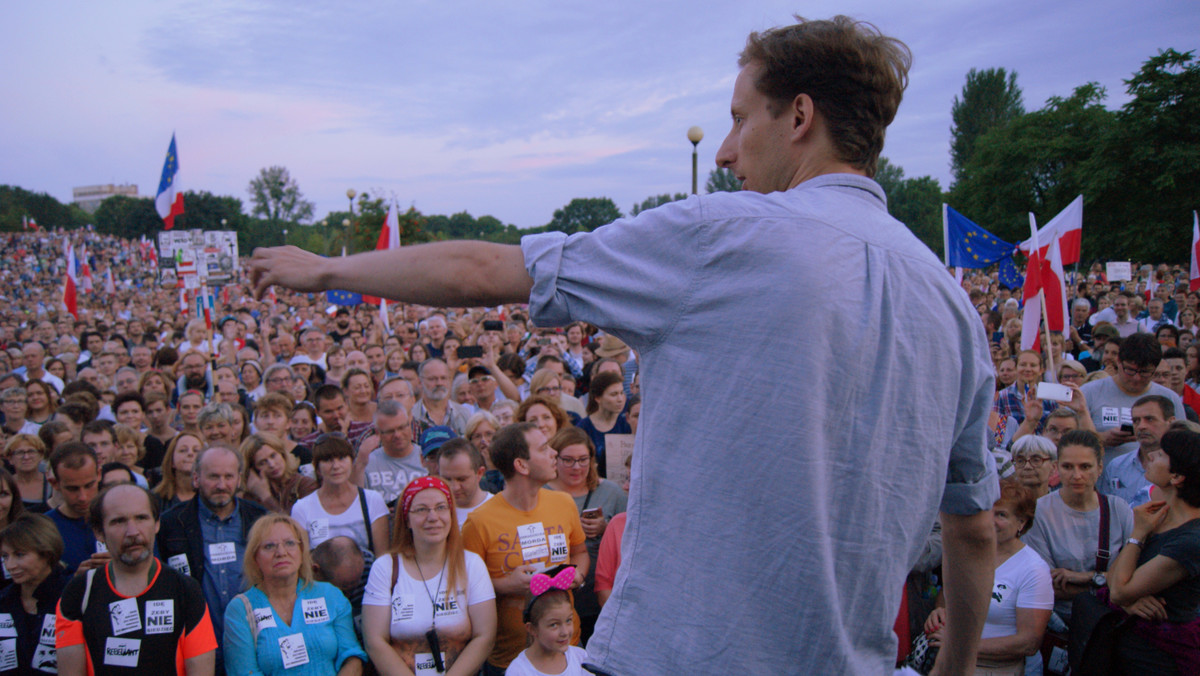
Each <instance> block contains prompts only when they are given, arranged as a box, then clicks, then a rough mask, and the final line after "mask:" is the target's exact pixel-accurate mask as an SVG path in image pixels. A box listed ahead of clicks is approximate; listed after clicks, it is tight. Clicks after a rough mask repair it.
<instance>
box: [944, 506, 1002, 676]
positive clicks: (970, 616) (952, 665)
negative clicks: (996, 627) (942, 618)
mask: <svg viewBox="0 0 1200 676" xmlns="http://www.w3.org/2000/svg"><path fill="white" fill-rule="evenodd" d="M941 518H942V552H943V554H942V556H943V562H942V578H943V579H944V580H945V590H944V591H943V593H944V594H945V596H946V638H945V640H944V642H943V646H942V649H941V651H940V652H939V653H938V657H937V663H936V664H935V665H934V668H933V671H932V672H931V673H932V674H938V675H940V676H946V675H949V674H971V673H974V672H975V656H976V654H977V653H978V652H979V640H980V636H982V635H983V623H984V621H985V620H986V619H987V613H988V603H989V602H990V600H991V593H992V581H993V579H994V577H995V567H996V525H995V521H994V520H993V519H992V510H990V509H989V510H987V511H985V512H978V513H975V514H970V515H962V514H949V513H946V512H942V515H941Z"/></svg>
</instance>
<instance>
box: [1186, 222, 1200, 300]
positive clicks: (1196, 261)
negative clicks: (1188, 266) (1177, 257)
mask: <svg viewBox="0 0 1200 676" xmlns="http://www.w3.org/2000/svg"><path fill="white" fill-rule="evenodd" d="M1197 289H1200V216H1198V215H1197V214H1196V212H1195V211H1193V212H1192V272H1191V274H1190V275H1189V276H1188V291H1196V290H1197Z"/></svg>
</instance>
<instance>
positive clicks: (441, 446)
mask: <svg viewBox="0 0 1200 676" xmlns="http://www.w3.org/2000/svg"><path fill="white" fill-rule="evenodd" d="M64 237H71V238H72V239H74V240H75V242H76V243H77V244H79V243H82V244H85V245H86V247H87V249H88V251H89V252H90V254H91V255H90V264H91V265H92V266H94V269H97V270H108V269H109V268H110V267H111V269H112V270H113V272H114V278H115V279H117V280H120V283H119V284H117V285H116V290H115V293H110V292H104V291H93V292H91V293H84V294H81V295H80V299H79V309H78V314H79V316H78V318H76V317H74V316H72V315H71V314H69V313H68V312H66V311H65V308H64V307H63V306H62V305H61V304H60V303H56V302H55V299H56V298H59V297H60V294H61V286H60V285H61V280H62V272H63V269H64V265H65V261H64V260H62V256H61V252H62V251H63V238H64ZM0 255H2V256H3V263H2V267H0V275H4V276H7V277H10V278H12V279H14V280H16V279H19V280H20V282H21V283H19V284H13V285H9V286H8V287H7V289H8V290H7V293H8V297H7V298H6V299H5V300H6V301H7V302H6V304H5V306H4V308H5V309H4V311H3V313H2V314H0V332H2V333H0V347H2V348H3V350H2V351H0V372H2V373H0V392H2V395H0V414H2V416H3V417H2V419H0V434H2V435H3V439H2V440H0V448H2V449H3V451H2V459H3V464H4V468H3V469H0V558H2V560H3V564H4V572H5V575H4V579H3V581H2V582H0V587H3V590H2V591H0V647H2V648H3V649H0V653H2V654H3V657H0V674H8V673H42V672H47V671H49V672H51V673H53V671H54V669H55V668H57V669H58V671H59V672H60V673H84V672H85V671H86V672H88V673H90V672H91V671H92V670H93V669H101V670H103V669H102V668H103V667H104V666H123V667H137V668H138V669H139V670H142V671H145V672H146V673H153V672H152V671H151V670H161V672H162V673H171V672H178V673H209V672H210V671H215V672H216V673H231V674H235V673H238V674H240V673H283V672H285V671H286V672H287V673H312V674H332V673H345V674H352V673H360V672H362V671H364V670H366V671H367V672H368V673H375V672H378V673H386V674H392V673H416V674H424V673H454V674H474V673H478V672H480V671H481V670H482V671H483V672H484V673H504V672H505V670H506V669H507V670H508V673H514V674H516V673H521V674H538V673H552V674H557V673H582V672H581V671H580V669H581V667H580V665H581V664H582V661H583V659H584V658H585V656H586V653H585V652H584V649H583V647H582V646H586V642H587V639H588V637H589V635H590V633H591V630H592V627H593V625H594V623H595V621H596V618H597V616H598V615H599V613H600V609H601V607H602V605H603V604H604V601H605V600H606V599H607V593H608V592H609V591H611V589H612V585H613V581H614V579H615V576H616V569H617V567H618V565H619V562H620V556H619V552H620V535H621V528H620V527H619V526H618V527H616V528H613V529H610V528H609V523H610V521H612V520H613V519H614V518H617V519H618V520H620V519H621V517H622V515H623V513H624V511H625V507H626V502H627V490H628V472H629V455H628V452H627V451H618V450H617V449H615V448H614V447H613V443H614V442H613V439H631V438H632V435H633V434H634V433H636V429H637V423H638V414H639V412H640V408H641V402H640V397H639V396H638V379H637V360H636V358H635V356H634V354H633V353H632V351H631V350H630V349H629V348H628V347H626V346H625V345H624V344H623V343H621V342H620V341H619V340H617V339H615V338H614V337H612V336H607V335H598V334H597V332H596V331H595V329H593V328H591V327H589V326H587V325H584V324H573V325H571V326H569V327H565V328H562V329H539V328H536V327H534V326H532V324H530V323H529V322H528V319H527V315H526V313H525V310H524V309H523V308H522V307H519V306H506V307H497V308H487V309H470V308H440V309H438V308H426V307H421V306H415V305H409V306H405V305H399V306H398V305H392V306H390V307H389V310H390V313H389V315H390V316H389V317H388V318H387V324H386V325H385V324H384V322H383V320H382V318H381V317H380V314H379V311H378V308H377V307H374V306H367V305H362V306H356V307H341V306H331V305H330V304H329V303H328V302H327V301H326V299H325V297H324V295H323V294H322V295H320V296H314V295H308V294H292V293H287V292H286V291H284V290H282V289H281V290H280V293H279V296H278V297H277V299H276V300H274V301H265V302H259V301H256V300H254V299H252V298H250V297H249V296H248V295H247V293H246V292H245V287H243V286H241V285H239V284H236V283H234V284H230V285H229V286H227V287H226V288H224V289H222V290H220V291H219V297H220V299H221V302H219V303H218V310H219V312H218V315H219V316H218V317H217V318H216V321H214V322H213V323H212V326H211V328H210V327H209V326H208V325H206V323H205V321H204V320H203V318H196V317H195V316H194V315H189V313H188V312H187V311H184V310H181V307H180V301H179V291H178V290H177V289H174V288H167V289H164V288H162V287H161V286H160V285H159V283H158V280H157V278H156V274H155V272H156V271H155V270H154V269H153V268H151V267H148V266H145V265H143V262H142V261H141V256H140V255H139V252H138V249H137V247H136V245H134V244H133V243H130V242H125V241H122V240H119V239H115V238H111V237H104V236H99V235H95V234H93V233H90V232H84V233H72V234H70V235H65V234H64V233H58V232H49V233H29V234H13V235H9V236H7V237H6V238H5V239H4V240H3V245H2V248H0ZM614 435H617V436H614ZM606 442H607V443H606ZM630 445H631V444H627V443H621V444H620V448H622V449H624V448H628V446H630ZM622 453H623V454H624V455H621V454H622ZM610 472H615V475H612V478H611V479H610V478H609V477H610ZM622 523H623V521H622ZM602 552H607V554H602ZM10 618H11V619H10ZM331 630H332V631H331ZM10 648H11V650H10Z"/></svg>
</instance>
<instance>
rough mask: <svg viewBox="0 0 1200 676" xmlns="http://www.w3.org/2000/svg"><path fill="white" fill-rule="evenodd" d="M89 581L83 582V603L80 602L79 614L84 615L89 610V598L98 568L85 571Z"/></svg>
mask: <svg viewBox="0 0 1200 676" xmlns="http://www.w3.org/2000/svg"><path fill="white" fill-rule="evenodd" d="M84 576H85V577H86V578H87V581H86V582H84V583H83V603H81V604H79V616H80V617H83V613H84V612H85V611H86V610H87V606H88V598H89V597H90V596H91V595H92V580H93V579H95V577H96V569H95V568H88V571H87V572H86V573H84Z"/></svg>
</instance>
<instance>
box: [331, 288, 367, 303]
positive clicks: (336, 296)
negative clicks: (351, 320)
mask: <svg viewBox="0 0 1200 676" xmlns="http://www.w3.org/2000/svg"><path fill="white" fill-rule="evenodd" d="M325 300H327V301H329V302H330V303H332V304H334V305H360V304H362V302H363V301H362V294H361V293H351V292H349V291H326V292H325Z"/></svg>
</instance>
